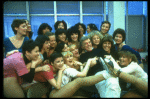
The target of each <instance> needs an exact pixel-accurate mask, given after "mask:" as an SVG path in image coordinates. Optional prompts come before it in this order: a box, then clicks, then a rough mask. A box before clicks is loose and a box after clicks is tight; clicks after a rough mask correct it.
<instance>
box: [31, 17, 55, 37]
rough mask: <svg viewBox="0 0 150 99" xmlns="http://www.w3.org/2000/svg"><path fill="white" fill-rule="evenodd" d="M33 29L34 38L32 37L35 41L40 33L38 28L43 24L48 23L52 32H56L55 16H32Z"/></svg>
mask: <svg viewBox="0 0 150 99" xmlns="http://www.w3.org/2000/svg"><path fill="white" fill-rule="evenodd" d="M30 18H31V29H32V32H33V36H32V39H33V40H35V39H36V37H37V35H38V33H37V31H38V28H39V26H40V25H41V24H42V23H47V24H49V25H50V26H51V27H52V31H51V32H54V30H55V29H54V23H55V22H54V17H53V16H49V17H45V16H41V17H39V16H31V17H30Z"/></svg>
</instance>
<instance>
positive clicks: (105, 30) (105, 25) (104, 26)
mask: <svg viewBox="0 0 150 99" xmlns="http://www.w3.org/2000/svg"><path fill="white" fill-rule="evenodd" d="M110 27H111V23H110V22H109V21H103V22H102V24H101V26H100V33H101V34H102V35H103V37H105V36H111V35H109V34H108V31H109V30H110Z"/></svg>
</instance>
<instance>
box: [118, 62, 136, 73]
mask: <svg viewBox="0 0 150 99" xmlns="http://www.w3.org/2000/svg"><path fill="white" fill-rule="evenodd" d="M137 65H138V64H134V63H133V62H131V63H130V64H129V65H128V66H127V67H124V68H121V70H122V71H123V72H125V73H129V74H130V73H133V72H135V71H136V69H137Z"/></svg>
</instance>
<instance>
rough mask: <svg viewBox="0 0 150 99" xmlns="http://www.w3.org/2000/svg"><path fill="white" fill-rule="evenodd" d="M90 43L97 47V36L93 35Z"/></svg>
mask: <svg viewBox="0 0 150 99" xmlns="http://www.w3.org/2000/svg"><path fill="white" fill-rule="evenodd" d="M92 42H93V44H94V45H98V44H99V43H100V37H99V36H98V35H94V36H93V37H92Z"/></svg>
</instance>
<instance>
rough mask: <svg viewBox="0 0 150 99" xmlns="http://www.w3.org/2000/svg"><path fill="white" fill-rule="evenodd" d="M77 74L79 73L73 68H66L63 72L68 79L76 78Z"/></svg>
mask: <svg viewBox="0 0 150 99" xmlns="http://www.w3.org/2000/svg"><path fill="white" fill-rule="evenodd" d="M78 73H79V71H77V70H76V69H74V68H67V69H65V70H64V74H65V75H67V76H69V77H73V78H74V77H76V76H77V74H78Z"/></svg>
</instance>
